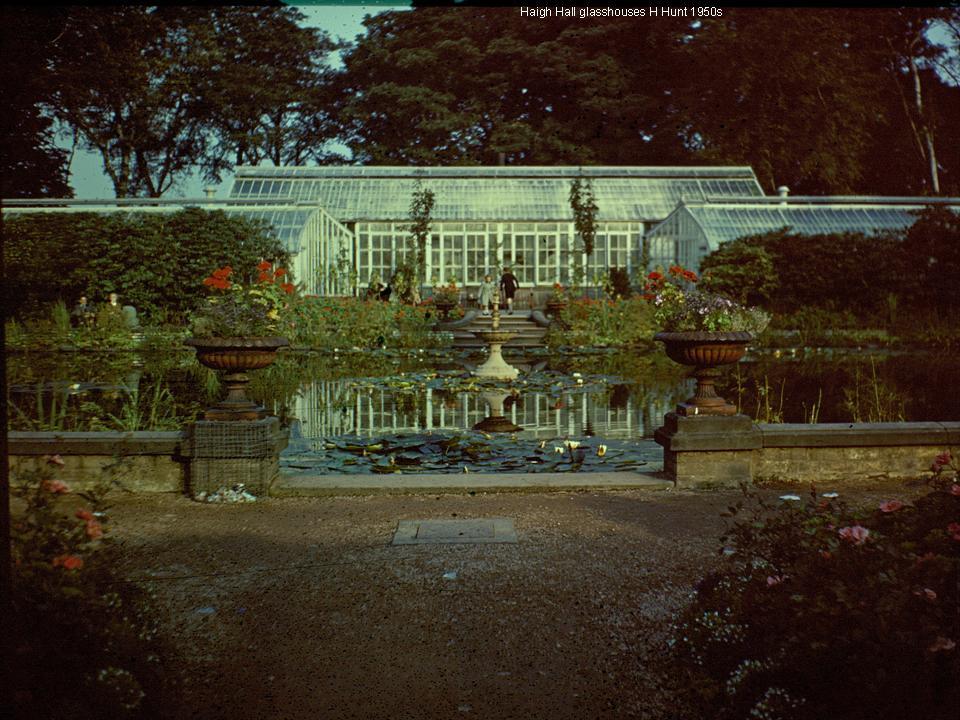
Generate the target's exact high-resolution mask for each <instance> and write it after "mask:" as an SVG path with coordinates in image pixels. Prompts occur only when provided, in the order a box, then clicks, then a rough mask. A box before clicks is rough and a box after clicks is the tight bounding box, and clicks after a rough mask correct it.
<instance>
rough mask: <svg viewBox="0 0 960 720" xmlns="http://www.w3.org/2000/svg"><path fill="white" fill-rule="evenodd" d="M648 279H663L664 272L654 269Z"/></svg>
mask: <svg viewBox="0 0 960 720" xmlns="http://www.w3.org/2000/svg"><path fill="white" fill-rule="evenodd" d="M647 279H648V280H663V274H662V273H658V272H657V271H656V270H654V271H653V272H652V273H650V274H649V275H647Z"/></svg>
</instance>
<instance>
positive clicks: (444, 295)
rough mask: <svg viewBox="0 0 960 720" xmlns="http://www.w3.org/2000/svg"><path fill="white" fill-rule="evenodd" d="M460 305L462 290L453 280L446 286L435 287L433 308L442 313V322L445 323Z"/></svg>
mask: <svg viewBox="0 0 960 720" xmlns="http://www.w3.org/2000/svg"><path fill="white" fill-rule="evenodd" d="M459 304H460V288H458V287H457V283H456V282H454V281H453V280H451V281H450V282H449V283H447V284H446V285H440V286H435V287H434V288H433V306H434V307H435V308H436V309H437V312H438V313H440V320H441V321H443V322H445V321H446V320H448V319H449V316H450V311H451V310H453V309H454V308H455V307H456V306H457V305H459Z"/></svg>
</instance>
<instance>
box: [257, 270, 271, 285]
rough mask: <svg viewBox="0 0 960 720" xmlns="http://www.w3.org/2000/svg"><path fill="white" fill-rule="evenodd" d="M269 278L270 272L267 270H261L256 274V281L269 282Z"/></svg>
mask: <svg viewBox="0 0 960 720" xmlns="http://www.w3.org/2000/svg"><path fill="white" fill-rule="evenodd" d="M270 280H271V277H270V273H268V272H261V273H260V274H259V275H257V282H262V283H263V282H270Z"/></svg>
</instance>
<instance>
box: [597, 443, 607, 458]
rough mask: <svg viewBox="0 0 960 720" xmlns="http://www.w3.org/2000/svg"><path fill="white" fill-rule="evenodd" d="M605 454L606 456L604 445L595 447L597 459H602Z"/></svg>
mask: <svg viewBox="0 0 960 720" xmlns="http://www.w3.org/2000/svg"><path fill="white" fill-rule="evenodd" d="M606 454H607V446H606V445H600V446H598V447H597V457H603V456H604V455H606Z"/></svg>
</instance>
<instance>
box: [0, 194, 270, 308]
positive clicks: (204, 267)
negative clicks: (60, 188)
mask: <svg viewBox="0 0 960 720" xmlns="http://www.w3.org/2000/svg"><path fill="white" fill-rule="evenodd" d="M4 242H5V246H4V253H5V259H6V268H7V279H6V283H5V288H4V289H5V290H6V300H7V307H9V308H11V309H13V310H14V311H15V312H16V313H17V314H18V315H20V316H24V315H27V314H31V313H32V314H35V313H36V312H37V309H38V308H40V307H43V306H44V305H47V304H49V303H52V302H55V301H56V300H58V299H59V300H62V301H63V302H65V303H66V304H67V307H72V305H73V303H74V302H76V300H77V298H78V297H79V296H81V295H86V296H87V297H89V298H90V299H91V300H92V301H94V302H97V301H98V300H100V299H105V298H106V296H107V294H108V293H109V292H112V291H115V292H117V293H119V295H120V300H121V302H122V303H123V304H130V305H133V306H135V307H136V308H137V309H138V311H139V312H140V313H141V314H142V315H145V316H146V317H148V318H150V317H152V316H153V315H154V314H157V313H159V312H161V311H163V312H165V313H167V315H168V316H169V317H170V318H171V319H174V318H180V319H182V318H183V316H184V315H185V314H186V313H187V312H188V311H189V310H192V309H193V308H194V307H196V306H197V305H198V304H199V303H200V302H201V301H202V300H203V299H204V298H205V297H206V289H205V288H204V286H203V285H202V280H203V278H204V277H206V276H207V275H208V274H209V273H211V272H212V271H213V270H214V269H216V268H218V267H221V266H223V265H226V264H227V263H232V265H233V267H234V269H235V271H236V272H237V273H238V274H239V275H241V276H242V277H245V278H253V277H255V276H256V264H257V262H258V261H259V260H261V259H264V258H266V259H269V260H273V261H277V262H279V263H280V264H285V263H287V261H288V260H289V256H288V253H287V251H286V250H285V249H284V248H283V244H282V242H281V241H280V240H279V239H278V238H277V237H276V233H274V232H273V230H272V229H271V228H270V227H269V226H267V225H265V224H264V223H261V222H259V221H253V220H250V219H247V218H243V217H238V216H228V215H226V214H225V213H223V212H222V211H212V212H211V211H206V210H200V209H198V208H190V209H186V210H182V211H180V212H177V213H171V214H166V213H163V214H159V213H158V214H153V213H129V214H127V213H123V214H121V213H115V214H98V213H69V214H56V213H36V214H29V215H18V216H14V217H11V218H9V219H6V220H5V222H4Z"/></svg>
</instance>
